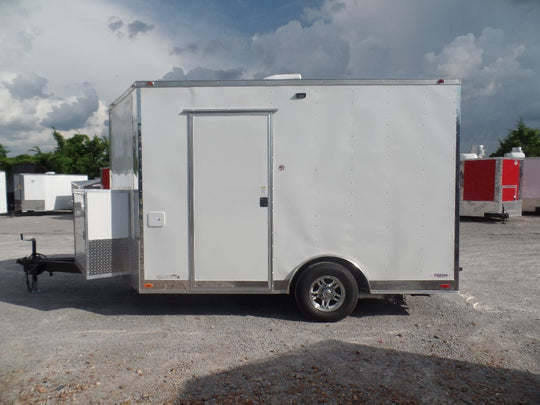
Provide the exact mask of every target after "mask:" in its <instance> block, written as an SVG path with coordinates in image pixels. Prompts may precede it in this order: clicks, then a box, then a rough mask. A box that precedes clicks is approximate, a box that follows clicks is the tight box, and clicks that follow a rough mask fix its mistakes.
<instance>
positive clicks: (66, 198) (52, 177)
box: [13, 173, 88, 212]
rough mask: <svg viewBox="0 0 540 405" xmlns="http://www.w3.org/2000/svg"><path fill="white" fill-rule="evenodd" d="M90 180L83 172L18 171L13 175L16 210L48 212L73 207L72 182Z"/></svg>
mask: <svg viewBox="0 0 540 405" xmlns="http://www.w3.org/2000/svg"><path fill="white" fill-rule="evenodd" d="M83 180H88V176H87V175H82V174H54V173H45V174H43V173H38V174H36V173H18V174H15V175H14V176H13V189H14V195H15V198H14V200H15V211H16V212H46V211H55V210H70V209H72V208H73V197H72V193H71V183H72V182H74V181H83Z"/></svg>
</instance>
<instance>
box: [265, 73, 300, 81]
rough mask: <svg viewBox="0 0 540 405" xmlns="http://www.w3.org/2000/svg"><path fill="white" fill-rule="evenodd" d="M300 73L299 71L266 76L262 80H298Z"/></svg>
mask: <svg viewBox="0 0 540 405" xmlns="http://www.w3.org/2000/svg"><path fill="white" fill-rule="evenodd" d="M301 78H302V75H301V74H300V73H287V74H283V75H272V76H266V77H265V78H264V80H300V79H301Z"/></svg>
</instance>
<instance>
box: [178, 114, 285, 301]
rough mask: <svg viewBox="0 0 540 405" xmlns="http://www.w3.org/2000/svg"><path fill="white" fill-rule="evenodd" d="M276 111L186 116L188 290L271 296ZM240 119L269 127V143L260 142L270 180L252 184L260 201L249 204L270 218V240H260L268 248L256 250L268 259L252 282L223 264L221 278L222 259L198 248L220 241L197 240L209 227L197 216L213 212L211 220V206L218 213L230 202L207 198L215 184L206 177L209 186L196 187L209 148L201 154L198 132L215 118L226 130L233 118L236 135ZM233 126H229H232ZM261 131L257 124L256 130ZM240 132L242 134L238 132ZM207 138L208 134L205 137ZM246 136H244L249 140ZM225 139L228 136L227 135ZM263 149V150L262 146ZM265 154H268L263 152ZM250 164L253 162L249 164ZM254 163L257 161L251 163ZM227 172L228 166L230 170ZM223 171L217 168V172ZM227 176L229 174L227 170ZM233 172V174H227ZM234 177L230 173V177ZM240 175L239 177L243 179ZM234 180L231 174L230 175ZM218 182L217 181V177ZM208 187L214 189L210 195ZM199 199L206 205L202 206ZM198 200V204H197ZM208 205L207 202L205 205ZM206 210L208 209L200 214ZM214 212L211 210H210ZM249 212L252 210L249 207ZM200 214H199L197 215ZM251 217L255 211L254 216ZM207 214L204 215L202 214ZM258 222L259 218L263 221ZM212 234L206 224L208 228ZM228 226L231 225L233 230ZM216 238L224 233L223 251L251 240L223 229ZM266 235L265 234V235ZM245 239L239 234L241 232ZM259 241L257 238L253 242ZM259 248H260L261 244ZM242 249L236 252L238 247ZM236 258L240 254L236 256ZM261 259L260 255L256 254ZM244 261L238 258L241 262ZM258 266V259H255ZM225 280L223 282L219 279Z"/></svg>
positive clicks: (232, 147) (231, 149) (229, 147)
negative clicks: (204, 225) (241, 238)
mask: <svg viewBox="0 0 540 405" xmlns="http://www.w3.org/2000/svg"><path fill="white" fill-rule="evenodd" d="M276 111H277V110H276V109H211V110H210V109H197V110H184V111H183V113H184V114H187V116H188V176H189V178H188V209H189V278H190V289H191V290H192V291H198V292H203V291H212V292H220V291H221V292H234V291H239V292H265V291H266V292H268V291H270V290H271V289H272V282H273V280H272V278H273V277H272V229H273V227H272V201H273V198H272V189H273V187H272V182H273V181H272V167H273V148H272V144H273V142H272V139H273V126H272V117H273V114H274V113H275V112H276ZM242 117H245V118H246V120H249V121H251V123H253V122H256V120H257V119H263V120H265V122H264V123H263V125H264V127H261V128H260V129H261V130H262V131H265V132H266V134H265V139H264V140H262V141H263V142H265V145H264V149H265V150H266V163H267V167H266V174H265V177H266V178H265V179H264V183H265V184H253V185H252V186H253V187H254V188H255V187H256V188H257V191H256V192H257V193H258V194H257V197H258V198H257V199H255V198H253V201H252V200H251V199H250V201H249V202H248V204H253V206H254V207H256V209H257V210H262V209H265V210H266V212H267V215H266V217H265V219H264V222H265V223H266V226H267V229H266V232H267V234H266V236H262V235H260V234H259V236H260V237H262V238H264V239H265V242H264V243H266V246H264V247H263V246H255V247H254V250H256V251H258V255H259V257H261V256H266V258H261V261H266V265H265V267H266V268H264V269H261V268H256V269H253V270H254V274H253V276H252V275H251V274H249V275H248V274H246V271H247V269H246V268H244V269H243V272H242V269H239V273H238V274H234V272H233V270H232V269H230V267H231V264H230V263H228V266H227V264H225V266H224V268H223V273H221V274H220V273H219V270H218V269H217V267H219V266H220V264H221V263H220V260H221V258H220V257H219V255H218V256H217V257H213V258H209V257H208V256H210V255H211V253H210V252H209V251H208V249H207V248H205V247H204V246H203V247H202V248H201V247H200V245H201V244H204V243H208V245H209V246H212V245H216V242H217V239H216V237H215V235H210V238H209V239H213V240H214V241H213V242H212V241H208V242H207V240H206V239H205V238H204V237H202V238H199V234H197V232H198V229H202V225H201V223H202V222H204V221H205V219H206V218H204V216H201V215H197V213H198V212H197V210H203V209H206V210H209V212H208V213H209V214H210V215H212V212H211V211H212V210H213V208H212V206H213V205H214V204H215V206H216V207H217V208H216V209H217V210H219V209H221V208H219V207H220V205H221V204H225V205H226V201H225V202H224V199H226V198H227V196H224V195H219V193H218V194H217V195H216V194H213V193H212V195H208V194H209V190H210V191H212V190H211V184H208V182H209V181H212V180H211V177H210V180H209V174H208V173H207V174H206V176H205V177H204V178H205V180H203V182H205V183H206V184H201V185H200V186H199V184H198V182H200V181H201V180H200V178H199V176H198V175H196V174H195V172H196V170H197V169H198V168H201V165H204V162H201V158H204V156H200V154H201V150H204V147H208V146H202V148H203V149H200V145H201V144H203V142H200V143H198V139H197V138H198V136H199V133H198V127H200V126H204V125H206V124H211V120H212V119H214V118H218V121H215V122H214V125H215V124H216V123H218V124H219V123H220V122H222V123H223V125H226V124H227V119H229V118H235V119H234V122H235V123H236V124H235V125H237V129H238V123H239V121H238V119H242ZM232 122H233V121H231V123H232ZM256 125H257V126H258V125H259V124H258V123H257V124H256ZM257 131H259V128H257ZM240 132H241V131H240ZM201 135H202V136H204V134H201ZM245 135H246V134H244V136H245ZM261 135H262V133H258V134H255V136H261ZM213 136H214V140H217V141H219V142H224V143H223V144H222V146H224V149H227V150H228V151H229V152H233V153H238V155H237V157H242V154H245V153H249V151H242V150H240V149H239V148H238V150H235V149H236V148H237V147H238V145H227V144H226V143H227V142H228V139H219V136H220V135H217V137H216V135H213ZM224 136H227V134H226V133H225V135H224ZM233 136H236V134H234V135H229V136H228V138H232V137H233ZM238 136H240V137H241V136H242V134H241V133H240V134H238ZM261 146H262V145H261ZM263 153H264V152H263ZM260 154H261V151H260V150H259V152H258V156H260ZM219 159H225V160H227V159H233V160H234V156H219ZM248 160H249V159H248ZM251 160H252V161H253V159H251ZM209 163H210V165H213V164H215V162H209ZM227 166H229V165H227ZM218 169H219V167H218ZM224 170H225V168H224ZM229 170H230V168H229ZM228 174H231V173H228ZM239 174H240V175H241V173H239ZM231 175H232V174H231ZM216 177H217V176H216ZM198 187H201V188H202V187H204V189H205V191H204V192H202V193H198V190H197V188H198ZM209 187H210V189H209ZM216 188H217V189H218V190H224V185H223V184H216ZM201 198H202V199H203V200H201ZM197 199H199V200H197ZM207 199H214V202H212V201H210V204H209V201H208V200H207ZM204 200H206V201H204ZM201 201H203V202H204V204H201V203H200V202H201ZM202 206H204V207H206V208H202ZM209 206H210V208H209ZM249 208H251V207H249ZM199 212H200V211H199ZM252 212H253V211H252ZM203 214H204V212H203ZM213 214H214V216H215V217H221V216H222V215H223V214H222V213H221V215H219V214H218V212H214V213H213ZM259 218H260V216H259ZM206 224H207V226H206V228H208V223H206ZM261 224H262V221H261V219H259V225H261ZM229 225H230V224H229ZM216 230H217V231H218V232H221V233H222V234H221V235H217V237H218V238H219V239H221V240H223V241H224V244H225V246H227V244H230V245H229V246H230V247H231V248H233V249H234V245H237V244H238V243H242V241H241V240H240V241H239V242H236V241H235V240H236V238H239V239H240V237H239V236H241V237H243V238H244V239H245V238H248V239H249V238H250V236H249V235H238V233H236V234H235V233H234V232H233V230H230V229H229V230H223V229H219V227H217V228H216ZM227 232H231V235H230V237H229V238H227V236H229V235H227ZM263 232H264V231H263ZM240 233H241V232H240ZM208 234H209V233H208V230H207V231H206V235H208ZM255 239H257V238H255ZM259 243H262V242H261V241H259ZM236 249H238V247H236ZM245 249H249V245H248V244H247V243H246V246H245ZM236 253H238V252H236ZM236 253H233V256H238V255H237V254H236ZM222 254H224V255H226V256H228V254H227V251H226V249H225V250H222ZM255 255H257V253H255ZM241 257H242V255H240V258H241ZM252 259H253V260H255V259H254V258H252ZM212 261H213V263H212ZM201 262H204V263H205V264H204V265H201ZM256 263H257V261H256V260H255V261H253V262H252V264H254V267H258V266H257V264H256ZM212 266H214V267H216V269H215V270H216V271H213V270H211V269H209V267H212ZM239 267H242V265H241V264H239ZM221 275H223V277H221Z"/></svg>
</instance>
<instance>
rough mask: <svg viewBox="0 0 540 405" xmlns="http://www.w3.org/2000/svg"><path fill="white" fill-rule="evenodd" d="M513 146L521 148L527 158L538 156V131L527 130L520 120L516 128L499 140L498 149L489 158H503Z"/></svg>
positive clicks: (539, 139)
mask: <svg viewBox="0 0 540 405" xmlns="http://www.w3.org/2000/svg"><path fill="white" fill-rule="evenodd" d="M514 146H521V148H522V149H523V152H524V153H525V156H527V157H533V156H540V129H533V128H529V127H528V126H527V125H525V122H523V119H521V118H520V119H519V120H518V122H517V128H516V129H512V130H510V132H509V133H508V136H507V137H506V138H504V139H503V140H502V141H501V140H499V148H498V149H497V150H496V151H495V152H494V153H492V154H491V155H490V156H491V157H497V156H504V154H505V153H508V152H511V151H512V147H514Z"/></svg>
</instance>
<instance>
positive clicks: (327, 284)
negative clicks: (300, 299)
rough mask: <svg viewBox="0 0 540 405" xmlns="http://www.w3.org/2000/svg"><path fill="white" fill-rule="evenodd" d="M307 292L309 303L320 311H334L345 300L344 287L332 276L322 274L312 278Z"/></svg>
mask: <svg viewBox="0 0 540 405" xmlns="http://www.w3.org/2000/svg"><path fill="white" fill-rule="evenodd" d="M309 293H310V294H309V298H310V300H311V305H313V307H314V308H316V309H317V310H319V311H322V312H332V311H335V310H336V309H338V308H339V307H341V306H342V305H343V303H344V302H345V287H344V285H343V283H342V282H341V281H340V280H339V278H337V277H334V276H322V277H319V278H317V279H316V280H314V281H313V283H311V287H310V289H309Z"/></svg>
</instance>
